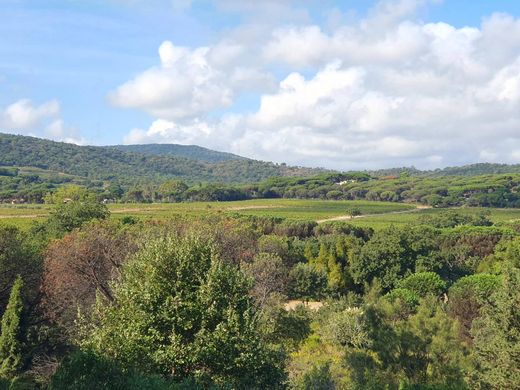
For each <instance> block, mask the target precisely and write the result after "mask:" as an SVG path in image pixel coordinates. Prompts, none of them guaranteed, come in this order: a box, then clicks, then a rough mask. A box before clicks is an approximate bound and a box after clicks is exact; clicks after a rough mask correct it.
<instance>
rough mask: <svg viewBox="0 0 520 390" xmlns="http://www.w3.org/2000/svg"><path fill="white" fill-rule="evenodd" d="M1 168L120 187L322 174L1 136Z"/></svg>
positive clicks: (264, 164) (258, 163) (249, 162)
mask: <svg viewBox="0 0 520 390" xmlns="http://www.w3.org/2000/svg"><path fill="white" fill-rule="evenodd" d="M0 166H14V167H37V168H42V169H46V170H49V171H53V172H61V173H66V174H70V175H76V176H81V177H84V178H88V179H91V180H115V181H118V182H120V183H122V184H134V183H136V182H141V183H143V182H157V181H161V180H165V179H168V178H180V179H183V180H185V181H187V182H191V183H195V182H226V183H247V182H257V181H260V180H263V179H266V178H268V177H273V176H293V175H304V176H307V175H312V174H316V173H318V172H322V171H323V170H319V169H310V168H299V167H289V166H286V165H285V164H281V165H279V164H274V163H269V162H262V161H256V160H247V159H238V160H228V161H222V162H217V163H209V162H204V161H197V160H193V159H188V158H186V157H177V156H165V155H147V154H143V153H134V152H125V151H121V150H117V149H114V148H107V147H100V146H78V145H74V144H67V143H63V142H54V141H49V140H46V139H40V138H34V137H26V136H19V135H10V134H2V133H0Z"/></svg>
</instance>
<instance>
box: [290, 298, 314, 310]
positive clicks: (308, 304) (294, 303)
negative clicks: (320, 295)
mask: <svg viewBox="0 0 520 390" xmlns="http://www.w3.org/2000/svg"><path fill="white" fill-rule="evenodd" d="M298 305H303V306H305V307H306V308H308V309H310V310H312V311H317V310H318V309H319V308H320V307H322V306H323V302H319V301H309V302H303V301H299V300H294V301H288V302H287V303H286V304H285V305H284V306H285V310H287V311H289V310H294V309H296V307H297V306H298Z"/></svg>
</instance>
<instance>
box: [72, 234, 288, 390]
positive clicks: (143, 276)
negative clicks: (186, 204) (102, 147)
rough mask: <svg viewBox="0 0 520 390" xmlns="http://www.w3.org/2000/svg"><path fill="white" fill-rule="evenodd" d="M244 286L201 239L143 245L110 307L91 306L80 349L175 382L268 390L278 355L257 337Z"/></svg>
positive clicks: (278, 376) (277, 371) (277, 374)
mask: <svg viewBox="0 0 520 390" xmlns="http://www.w3.org/2000/svg"><path fill="white" fill-rule="evenodd" d="M249 288H250V282H249V278H247V277H246V276H245V275H243V274H242V273H241V272H240V271H238V270H237V269H236V267H234V266H231V265H228V264H224V263H223V262H221V261H220V260H219V258H218V257H217V255H216V251H215V248H214V246H213V245H212V244H211V242H209V241H208V240H207V238H205V237H201V236H197V235H194V234H189V235H188V236H185V237H179V236H167V237H165V238H160V239H154V240H151V241H150V242H148V243H147V244H146V246H145V247H144V248H143V249H142V250H141V251H140V252H138V253H137V254H136V256H135V257H134V258H133V259H132V260H130V261H128V262H127V263H126V264H125V265H124V266H123V269H122V277H121V281H120V282H119V283H117V284H116V285H115V287H114V292H113V296H114V302H113V303H110V302H107V301H105V300H99V301H98V303H97V304H96V310H95V312H94V317H93V318H92V322H91V326H92V329H91V330H89V327H88V326H87V328H86V329H85V332H86V333H85V338H84V339H83V342H82V345H83V346H84V347H90V348H93V349H94V350H95V351H97V352H98V353H99V354H102V355H105V356H107V357H110V358H113V359H116V360H117V361H118V362H119V363H120V364H122V365H123V367H125V368H132V367H134V368H139V369H140V370H141V371H144V372H146V373H150V374H154V373H155V374H160V375H162V376H164V377H169V378H173V379H175V380H182V379H185V378H188V377H196V378H199V379H201V380H204V379H207V380H210V381H214V382H216V383H217V384H221V385H223V384H226V383H231V384H232V385H233V386H235V387H239V388H252V389H254V388H276V387H278V386H279V385H280V384H281V382H282V381H283V376H284V375H283V370H282V367H281V365H282V361H281V360H280V359H281V358H282V356H280V355H279V354H277V353H274V352H273V351H271V350H270V349H269V348H268V347H267V345H266V344H265V343H264V342H263V340H262V339H261V337H260V334H259V332H258V329H257V322H256V319H255V318H256V316H255V310H254V307H253V305H252V302H251V298H250V297H249V295H248V291H249Z"/></svg>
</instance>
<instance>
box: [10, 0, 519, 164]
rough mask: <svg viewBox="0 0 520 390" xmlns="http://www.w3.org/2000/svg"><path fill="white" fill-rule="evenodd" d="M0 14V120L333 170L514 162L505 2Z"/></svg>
mask: <svg viewBox="0 0 520 390" xmlns="http://www.w3.org/2000/svg"><path fill="white" fill-rule="evenodd" d="M0 18H1V23H0V90H1V91H2V93H1V94H0V125H1V126H2V128H3V130H4V131H8V132H14V133H20V134H30V135H36V136H41V137H46V138H53V139H57V140H65V141H72V142H77V143H89V144H116V143H123V142H125V143H146V142H163V143H166V142H174V143H190V144H200V145H203V146H207V147H211V148H216V149H219V150H226V151H231V152H235V153H239V154H243V155H246V156H250V157H254V158H259V159H263V160H273V161H279V162H281V161H286V162H289V163H292V164H301V165H313V166H314V165H319V166H327V167H333V168H342V169H351V168H375V167H384V166H396V165H410V164H414V165H416V166H420V167H426V168H430V167H437V166H446V165H455V164H463V163H471V162H477V161H492V162H498V161H500V162H511V163H512V162H520V138H518V137H519V136H520V135H519V134H520V128H519V127H518V125H519V123H520V117H519V116H520V114H519V113H520V97H519V96H520V92H517V90H518V88H520V81H518V80H520V76H518V70H519V69H520V65H519V64H520V60H519V58H520V57H519V56H520V51H519V49H520V47H519V46H518V45H517V44H516V43H515V42H518V41H520V35H519V36H517V35H515V34H520V22H519V21H518V20H519V18H520V2H518V1H513V0H509V1H505V0H504V1H500V0H497V1H470V0H444V1H428V0H382V1H377V2H376V1H374V2H371V1H363V0H357V1H332V0H330V1H312V0H304V1H290V0H279V1H274V0H258V1H255V2H251V3H249V2H245V1H239V0H215V1H210V0H206V1H197V0H193V1H187V0H179V1H171V0H164V1H163V0H151V1H144V0H112V1H106V0H105V1H102V0H91V1H88V0H85V1H79V0H78V1H76V0H61V1H30V0H26V1H24V0H2V1H1V2H0ZM483 21H484V22H483ZM486 21H488V23H487V24H486ZM313 45H316V46H315V47H313ZM159 48H161V50H162V51H161V55H159V53H158V50H159ZM461 53H462V54H461ZM336 81H337V86H336V85H334V84H335V83H336ZM327 82H330V83H331V85H328V84H327ZM408 84H411V85H410V86H409V87H408ZM327 85H328V86H327ZM413 85H416V86H417V88H416V89H414V88H413ZM418 90H419V91H421V92H420V93H419V92H418ZM456 101H458V102H460V105H461V107H460V111H459V112H454V111H453V106H454V103H453V102H456ZM425 107H428V109H426V108H425ZM280 110H282V111H283V112H282V111H280ZM302 110H303V111H302ZM422 110H425V111H424V112H423V111H422ZM407 113H412V114H411V115H408V114H407ZM383 114H384V115H383ZM497 135H498V137H497ZM451 136H453V138H452V139H449V141H450V142H447V137H448V138H449V137H451Z"/></svg>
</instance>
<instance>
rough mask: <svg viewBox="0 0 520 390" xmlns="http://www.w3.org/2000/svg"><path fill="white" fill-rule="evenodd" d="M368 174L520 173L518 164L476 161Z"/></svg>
mask: <svg viewBox="0 0 520 390" xmlns="http://www.w3.org/2000/svg"><path fill="white" fill-rule="evenodd" d="M367 173H368V174H370V175H371V176H374V177H382V176H401V175H402V174H403V173H405V174H407V175H409V176H429V177H442V176H478V175H492V174H504V173H520V164H494V163H476V164H468V165H462V166H460V167H445V168H438V169H433V170H420V169H417V168H415V167H401V168H389V169H378V170H374V171H367Z"/></svg>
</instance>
